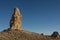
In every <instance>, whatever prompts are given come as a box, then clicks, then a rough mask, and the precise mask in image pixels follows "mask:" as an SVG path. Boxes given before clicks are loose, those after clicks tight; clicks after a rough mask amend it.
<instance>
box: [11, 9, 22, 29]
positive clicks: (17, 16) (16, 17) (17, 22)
mask: <svg viewBox="0 0 60 40" xmlns="http://www.w3.org/2000/svg"><path fill="white" fill-rule="evenodd" d="M21 18H22V15H21V13H20V11H19V9H18V8H14V13H13V15H12V18H11V20H10V30H22V28H21V24H22V21H21Z"/></svg>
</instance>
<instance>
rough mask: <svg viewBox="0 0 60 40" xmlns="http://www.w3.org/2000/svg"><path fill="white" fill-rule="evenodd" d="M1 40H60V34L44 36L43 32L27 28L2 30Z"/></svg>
mask: <svg viewBox="0 0 60 40" xmlns="http://www.w3.org/2000/svg"><path fill="white" fill-rule="evenodd" d="M55 35H56V34H55ZM0 40H60V36H59V35H57V36H56V37H55V36H46V35H45V36H44V35H42V34H38V33H34V32H29V31H25V30H21V31H18V30H13V31H2V32H0Z"/></svg>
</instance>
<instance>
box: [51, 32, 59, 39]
mask: <svg viewBox="0 0 60 40" xmlns="http://www.w3.org/2000/svg"><path fill="white" fill-rule="evenodd" d="M51 37H54V38H59V33H58V32H57V31H55V32H53V34H52V35H51Z"/></svg>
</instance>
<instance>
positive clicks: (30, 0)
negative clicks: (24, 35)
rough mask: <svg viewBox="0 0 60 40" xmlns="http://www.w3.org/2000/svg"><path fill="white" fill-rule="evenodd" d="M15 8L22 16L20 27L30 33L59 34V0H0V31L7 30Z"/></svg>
mask: <svg viewBox="0 0 60 40" xmlns="http://www.w3.org/2000/svg"><path fill="white" fill-rule="evenodd" d="M15 7H18V8H19V9H20V11H21V14H22V27H23V29H25V30H29V31H31V32H37V33H44V34H51V33H52V32H54V31H58V32H59V33H60V0H0V31H2V30H4V29H7V28H9V27H10V26H9V21H10V19H11V16H12V14H13V10H14V8H15Z"/></svg>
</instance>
